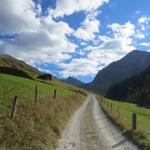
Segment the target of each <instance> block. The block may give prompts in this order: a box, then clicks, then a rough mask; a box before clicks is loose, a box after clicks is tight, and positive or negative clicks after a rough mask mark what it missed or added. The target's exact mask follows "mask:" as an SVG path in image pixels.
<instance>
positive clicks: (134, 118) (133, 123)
mask: <svg viewBox="0 0 150 150" xmlns="http://www.w3.org/2000/svg"><path fill="white" fill-rule="evenodd" d="M136 128H137V125H136V113H133V114H132V129H133V130H136Z"/></svg>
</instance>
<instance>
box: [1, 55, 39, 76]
mask: <svg viewBox="0 0 150 150" xmlns="http://www.w3.org/2000/svg"><path fill="white" fill-rule="evenodd" d="M0 67H9V68H14V69H18V70H22V71H24V72H26V73H27V74H29V75H30V76H38V75H40V74H41V72H40V71H39V70H37V69H36V68H34V67H32V66H30V65H28V64H26V63H25V62H23V61H21V60H18V59H16V58H14V57H11V56H9V55H1V54H0ZM10 73H11V72H10Z"/></svg>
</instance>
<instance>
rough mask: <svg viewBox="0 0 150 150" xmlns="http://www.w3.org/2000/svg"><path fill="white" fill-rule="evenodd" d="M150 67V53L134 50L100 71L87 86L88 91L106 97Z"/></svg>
mask: <svg viewBox="0 0 150 150" xmlns="http://www.w3.org/2000/svg"><path fill="white" fill-rule="evenodd" d="M148 66H150V53H149V52H144V51H139V50H134V51H132V52H130V53H128V54H127V55H126V56H125V57H123V58H122V59H120V60H118V61H116V62H113V63H111V64H110V65H108V66H107V67H106V68H104V69H102V70H100V71H99V72H98V74H97V75H96V77H95V79H94V80H93V81H92V82H91V83H89V84H87V85H86V87H87V89H89V90H92V91H94V92H96V93H100V94H103V95H105V93H106V92H107V90H108V89H109V88H110V87H111V86H113V85H115V84H116V83H118V82H121V81H123V80H125V79H127V78H129V77H131V76H133V75H135V74H138V73H140V72H142V71H144V70H145V69H146V68H147V67H148Z"/></svg>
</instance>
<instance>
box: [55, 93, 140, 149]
mask: <svg viewBox="0 0 150 150" xmlns="http://www.w3.org/2000/svg"><path fill="white" fill-rule="evenodd" d="M57 150H138V148H137V147H136V146H135V145H134V144H132V142H131V141H129V140H128V139H127V138H126V137H125V136H124V135H123V134H122V132H121V131H120V130H119V129H118V128H117V127H116V126H115V125H114V124H112V123H111V121H110V120H109V119H108V118H107V116H106V115H105V114H104V113H103V111H102V110H101V108H100V107H99V104H98V101H97V100H96V98H95V96H94V95H89V96H88V98H87V100H86V101H85V103H84V104H83V105H82V106H81V107H80V108H79V109H78V110H77V111H76V112H75V113H74V115H73V116H72V117H71V119H70V121H69V123H68V125H67V127H66V129H65V130H64V133H63V135H62V138H61V139H60V141H59V144H58V148H57Z"/></svg>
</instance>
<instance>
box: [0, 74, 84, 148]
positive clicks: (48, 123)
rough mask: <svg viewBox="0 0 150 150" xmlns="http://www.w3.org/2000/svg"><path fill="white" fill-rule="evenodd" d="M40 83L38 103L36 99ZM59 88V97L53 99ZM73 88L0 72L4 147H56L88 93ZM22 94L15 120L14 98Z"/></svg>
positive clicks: (1, 144) (0, 143) (0, 127)
mask: <svg viewBox="0 0 150 150" xmlns="http://www.w3.org/2000/svg"><path fill="white" fill-rule="evenodd" d="M36 85H38V93H39V94H38V102H37V103H35V102H34V93H35V86H36ZM55 89H57V98H56V99H55V100H54V99H53V93H54V90H55ZM72 90H79V89H77V88H75V87H73V86H70V85H67V84H64V83H62V82H59V81H58V80H53V81H50V83H48V84H45V83H42V82H39V81H34V80H29V79H25V78H20V77H15V76H11V75H5V74H0V150H20V149H21V150H38V149H39V150H47V149H54V148H55V147H56V145H57V139H58V138H59V137H60V134H61V131H62V130H63V128H64V127H65V124H66V122H67V120H68V118H69V117H70V115H71V114H72V113H73V112H74V110H75V109H77V107H79V105H81V103H82V102H83V100H84V98H85V96H83V95H82V94H80V93H78V94H76V95H74V93H73V91H72ZM15 95H17V96H18V97H19V101H18V107H17V112H16V117H15V120H14V121H12V120H11V119H10V118H9V116H10V112H11V107H12V99H13V97H14V96H15Z"/></svg>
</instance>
